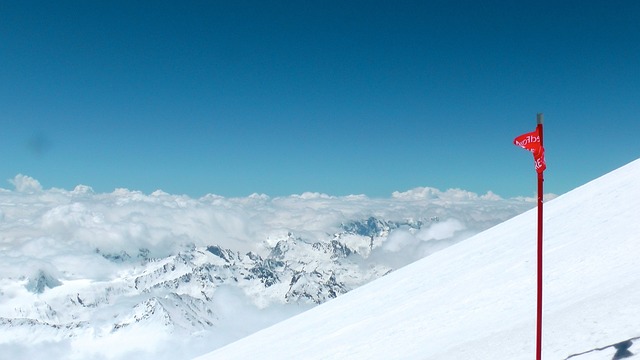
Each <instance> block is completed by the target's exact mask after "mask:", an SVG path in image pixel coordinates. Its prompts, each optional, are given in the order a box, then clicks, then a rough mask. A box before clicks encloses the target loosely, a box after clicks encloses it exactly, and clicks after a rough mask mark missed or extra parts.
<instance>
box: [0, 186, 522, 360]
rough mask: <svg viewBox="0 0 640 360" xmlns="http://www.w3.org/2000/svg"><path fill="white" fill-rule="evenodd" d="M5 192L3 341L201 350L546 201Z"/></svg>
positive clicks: (437, 195)
mask: <svg viewBox="0 0 640 360" xmlns="http://www.w3.org/2000/svg"><path fill="white" fill-rule="evenodd" d="M20 180H22V181H27V182H28V184H29V185H30V186H27V187H25V186H19V184H16V188H17V189H22V190H21V191H16V192H14V191H9V190H0V203H1V204H2V208H1V212H0V219H1V221H0V230H2V234H3V235H2V236H3V237H2V240H1V241H0V250H2V251H1V252H0V274H1V276H0V352H1V353H3V354H9V355H11V356H12V358H28V359H37V358H47V359H52V358H54V359H56V358H60V359H86V358H105V359H125V358H131V357H135V358H139V359H140V358H153V359H176V358H185V359H186V358H191V357H193V356H196V355H199V354H203V353H206V352H208V351H211V350H213V349H216V348H218V347H220V346H222V345H225V344H227V343H229V342H232V341H234V340H237V339H239V338H242V337H244V336H247V335H249V334H250V333H252V332H254V331H257V330H259V329H261V328H264V327H266V326H269V325H271V324H274V323H276V322H278V321H281V320H284V319H286V318H288V317H291V316H293V315H295V314H298V313H301V312H303V311H305V310H308V309H310V308H312V307H314V306H316V305H318V304H321V303H324V302H326V301H328V300H331V299H334V298H337V297H339V296H343V294H345V293H347V292H349V291H351V290H353V289H355V288H357V287H359V286H361V285H363V284H365V283H368V282H370V281H372V280H375V279H378V278H380V277H383V276H386V275H387V274H390V273H392V272H393V271H395V269H397V268H399V267H401V266H404V265H406V264H407V263H409V262H412V261H414V260H416V259H419V258H421V257H424V256H427V255H430V254H433V253H436V252H437V251H440V250H442V249H444V248H446V247H448V246H451V245H452V244H455V243H458V242H460V241H463V240H465V239H467V238H469V237H470V236H471V235H473V234H475V233H477V232H479V231H481V230H483V229H486V228H488V227H490V226H492V225H494V224H497V223H500V222H502V221H504V220H506V219H508V218H511V217H513V216H515V215H517V214H519V213H522V212H523V211H525V210H526V209H529V208H531V207H532V206H534V203H532V202H531V201H530V199H508V200H505V199H501V198H499V197H497V196H496V195H495V194H491V193H489V194H487V195H483V196H478V195H476V194H473V193H469V192H466V191H462V190H448V191H446V192H440V191H438V190H436V189H431V188H419V189H414V190H412V191H409V192H405V193H394V196H393V197H392V198H391V199H368V198H366V197H363V196H350V197H345V198H335V197H330V196H326V195H322V194H303V195H296V196H291V197H288V198H274V199H270V198H268V197H266V196H261V195H252V196H250V197H248V198H239V199H225V198H221V197H217V196H213V195H208V196H206V197H204V198H202V199H190V198H187V197H184V196H174V195H169V194H166V193H163V192H159V191H158V192H154V193H153V194H151V195H144V194H141V193H139V192H132V191H128V190H122V189H120V190H117V191H115V192H114V193H112V194H94V193H93V192H92V190H91V189H90V188H89V187H86V186H79V187H76V189H74V190H73V191H65V190H60V189H50V190H43V189H42V188H41V187H40V186H39V184H38V183H37V181H35V180H34V179H31V178H26V177H24V176H22V177H16V180H14V182H19V181H20Z"/></svg>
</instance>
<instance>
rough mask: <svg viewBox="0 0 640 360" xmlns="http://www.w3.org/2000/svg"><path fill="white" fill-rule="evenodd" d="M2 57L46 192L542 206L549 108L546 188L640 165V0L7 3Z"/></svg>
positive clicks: (0, 20)
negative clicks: (415, 195)
mask: <svg viewBox="0 0 640 360" xmlns="http://www.w3.org/2000/svg"><path fill="white" fill-rule="evenodd" d="M0 54H1V56H0V125H1V126H0V152H1V153H2V154H3V156H2V160H1V161H0V179H4V180H6V179H12V178H14V177H15V175H16V174H18V173H21V174H25V175H28V176H31V177H34V178H36V179H38V180H39V181H40V182H41V183H42V185H43V186H44V187H45V188H50V187H59V188H65V189H72V188H73V187H74V186H76V185H78V184H85V185H89V186H91V187H93V189H94V190H95V191H97V192H111V191H112V190H114V189H115V188H121V187H124V188H129V189H132V190H140V191H143V192H145V193H149V192H152V191H154V190H156V189H162V190H164V191H166V192H169V193H174V194H187V195H190V196H193V197H198V196H202V195H205V194H207V193H214V194H219V195H223V196H229V197H233V196H246V195H249V194H251V193H265V194H267V195H270V196H281V195H289V194H299V193H302V192H306V191H311V192H321V193H327V194H330V195H348V194H366V195H368V196H371V197H387V196H389V195H390V194H391V193H392V192H393V191H396V190H397V191H405V190H408V189H411V188H415V187H420V186H432V187H437V188H440V189H447V188H462V189H465V190H469V191H474V192H477V193H485V192H487V191H489V190H491V191H493V192H495V193H497V194H499V195H501V196H503V197H511V196H518V195H525V196H532V195H533V194H534V193H535V189H536V188H535V186H536V184H535V182H536V180H535V179H536V175H535V172H534V170H533V159H532V157H531V155H530V154H528V153H527V152H525V151H524V150H521V149H518V148H517V147H515V146H514V145H513V144H512V140H513V138H514V137H515V136H517V135H520V134H521V133H524V132H529V131H532V130H533V129H534V127H535V116H536V113H537V112H543V113H544V114H545V138H544V140H545V147H546V150H547V152H546V158H547V166H548V169H547V171H546V172H545V178H546V181H545V190H546V192H553V193H557V194H561V193H564V192H566V191H569V190H571V189H572V188H574V187H576V186H579V185H581V184H583V183H585V182H587V181H589V180H591V179H593V178H595V177H597V176H599V175H602V174H604V173H605V172H608V171H610V170H613V169H615V168H617V167H619V166H621V165H623V164H626V163H627V162H629V161H631V160H634V159H636V158H638V157H639V156H640V146H639V145H638V141H637V137H638V134H639V133H640V124H639V121H638V120H640V119H639V117H640V116H639V114H640V65H639V64H640V3H638V2H636V1H587V2H584V1H482V2H481V1H402V0H394V1H313V2H312V1H273V2H267V1H226V2H223V1H191V2H182V1H180V2H179V1H175V2H166V1H164V2H163V1H154V2H151V1H90V2H87V1H61V2H59V3H56V4H52V3H50V2H39V1H20V2H17V1H1V2H0ZM4 180H2V181H0V187H4V188H11V184H10V183H9V182H7V181H4ZM2 182H4V184H5V185H2Z"/></svg>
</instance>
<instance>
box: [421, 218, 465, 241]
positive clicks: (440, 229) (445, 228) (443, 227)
mask: <svg viewBox="0 0 640 360" xmlns="http://www.w3.org/2000/svg"><path fill="white" fill-rule="evenodd" d="M464 229H465V225H464V224H462V223H461V222H460V221H459V220H457V219H446V220H445V221H442V222H440V221H439V222H436V223H434V224H432V225H431V226H429V227H427V228H425V229H422V230H420V232H418V234H417V235H416V237H417V238H418V239H420V240H422V241H428V240H444V239H450V238H453V237H454V236H455V234H456V233H457V232H459V231H461V230H464Z"/></svg>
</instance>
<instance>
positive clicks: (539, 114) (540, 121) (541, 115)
mask: <svg viewBox="0 0 640 360" xmlns="http://www.w3.org/2000/svg"><path fill="white" fill-rule="evenodd" d="M536 120H537V121H538V124H542V123H543V122H544V114H543V113H538V115H537V116H536Z"/></svg>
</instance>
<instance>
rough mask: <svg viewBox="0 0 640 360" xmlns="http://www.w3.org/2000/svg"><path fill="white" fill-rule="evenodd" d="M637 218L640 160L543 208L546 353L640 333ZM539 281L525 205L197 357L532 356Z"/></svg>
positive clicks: (531, 217) (607, 355) (608, 354)
mask: <svg viewBox="0 0 640 360" xmlns="http://www.w3.org/2000/svg"><path fill="white" fill-rule="evenodd" d="M532 179H533V181H535V178H534V177H533V176H532ZM547 181H549V180H547ZM550 181H553V180H550ZM639 214H640V160H636V161H634V162H632V163H630V164H628V165H626V166H624V167H622V168H620V169H618V170H615V171H613V172H611V173H609V174H607V175H605V176H602V177H600V178H598V179H596V180H594V181H592V182H590V183H588V184H586V185H583V186H581V187H579V188H577V189H575V190H573V191H571V192H569V193H567V194H564V195H562V196H560V197H558V198H556V199H554V200H552V201H549V202H547V203H546V204H545V211H544V222H545V230H544V237H545V240H544V256H545V266H544V336H543V338H544V339H543V358H544V359H566V358H568V357H570V356H571V355H574V354H581V353H584V354H583V355H579V356H573V357H571V359H578V360H585V359H595V358H597V359H611V358H612V356H614V353H615V351H614V350H613V349H612V348H607V349H605V350H602V351H597V352H588V351H589V350H593V349H596V348H603V347H605V346H608V345H612V344H616V343H619V342H622V341H625V340H627V339H632V338H635V337H638V336H640V309H639V308H638V305H639V304H640V277H639V276H638V261H639V260H640V259H639V256H638V255H639V254H640V250H639V248H638V244H639V240H640V221H638V216H639ZM535 283H536V210H535V209H533V210H531V211H528V212H526V213H524V214H522V215H519V216H517V217H515V218H513V219H511V220H508V221H506V222H504V223H502V224H500V225H497V226H495V227H493V228H491V229H489V230H487V231H484V232H482V233H480V234H478V235H476V236H474V237H472V238H470V239H467V240H465V241H463V242H460V243H458V244H456V245H453V246H451V247H448V248H446V249H444V250H442V251H440V252H437V253H435V254H433V255H431V256H429V257H426V258H424V259H422V260H420V261H417V262H415V263H413V264H411V265H408V266H406V267H404V268H402V269H399V270H398V271H395V272H393V273H391V274H389V275H387V276H385V277H382V278H380V279H378V280H375V281H373V282H371V283H369V284H367V285H365V286H362V287H360V288H358V289H355V290H353V291H351V292H349V293H347V294H345V295H343V296H341V297H338V298H336V299H334V300H331V301H329V302H327V303H325V304H323V305H320V306H318V307H315V308H313V309H311V310H309V311H307V312H304V313H302V314H300V315H298V316H295V317H293V318H290V319H288V320H285V321H283V322H281V323H278V324H276V325H274V326H272V327H269V328H267V329H264V330H262V331H259V332H257V333H255V334H253V335H251V336H249V337H246V338H244V339H241V340H239V341H237V342H235V343H232V344H230V345H227V346H226V347H224V348H221V349H218V350H217V351H214V352H212V353H210V354H207V355H205V356H202V357H199V358H198V359H200V360H206V359H276V358H278V359H306V360H309V359H432V360H435V359H487V360H488V359H491V360H496V359H509V360H519V359H522V360H524V359H527V360H530V359H532V358H534V354H535V308H536V301H535V299H536V294H535V288H536V286H535ZM636 348H637V346H636ZM633 349H634V348H633V347H632V348H631V350H632V351H633Z"/></svg>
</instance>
